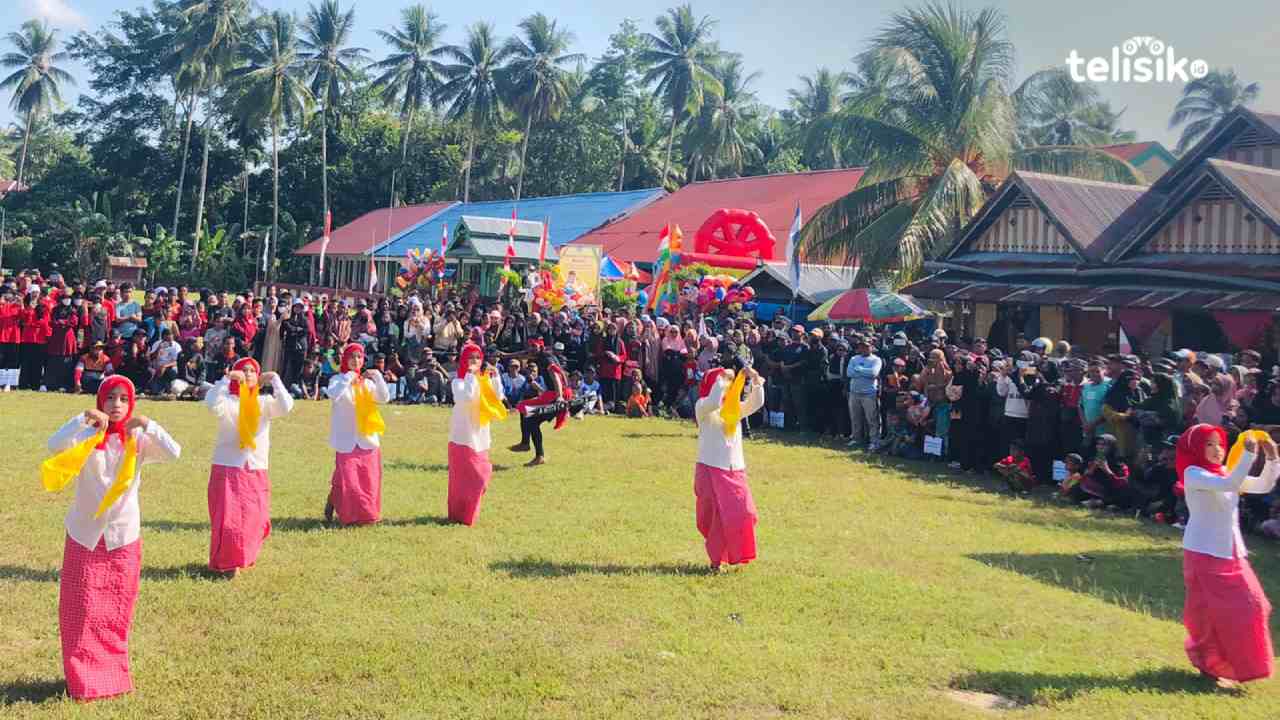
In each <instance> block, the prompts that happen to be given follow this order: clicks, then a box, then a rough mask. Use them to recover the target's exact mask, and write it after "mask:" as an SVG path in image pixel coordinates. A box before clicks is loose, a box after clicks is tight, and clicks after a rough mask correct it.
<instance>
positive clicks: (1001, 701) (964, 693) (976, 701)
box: [942, 688, 1022, 710]
mask: <svg viewBox="0 0 1280 720" xmlns="http://www.w3.org/2000/svg"><path fill="white" fill-rule="evenodd" d="M942 694H943V695H944V696H946V697H947V698H948V699H950V700H953V701H955V702H958V703H960V704H961V705H968V706H969V707H971V708H977V709H979V710H1018V709H1020V708H1021V707H1022V703H1020V702H1018V701H1017V700H1014V699H1013V698H1008V697H1005V696H1003V695H996V694H995V693H988V692H976V691H974V690H956V689H954V688H953V689H951V690H946V691H944V692H943V693H942Z"/></svg>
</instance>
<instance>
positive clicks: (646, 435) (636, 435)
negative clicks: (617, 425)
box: [622, 432, 693, 440]
mask: <svg viewBox="0 0 1280 720" xmlns="http://www.w3.org/2000/svg"><path fill="white" fill-rule="evenodd" d="M622 437H624V438H627V439H629V440H647V439H649V438H690V437H693V435H691V434H690V433H661V432H652V433H640V432H631V433H622Z"/></svg>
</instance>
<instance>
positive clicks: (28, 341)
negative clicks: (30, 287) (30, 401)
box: [18, 293, 52, 390]
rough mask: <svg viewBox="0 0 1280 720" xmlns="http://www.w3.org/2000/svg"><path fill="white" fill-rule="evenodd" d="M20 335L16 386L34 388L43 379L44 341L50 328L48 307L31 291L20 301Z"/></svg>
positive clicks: (38, 385)
mask: <svg viewBox="0 0 1280 720" xmlns="http://www.w3.org/2000/svg"><path fill="white" fill-rule="evenodd" d="M18 324H19V326H20V328H21V336H20V338H19V345H18V361H19V362H20V363H21V370H20V372H19V374H18V387H20V388H22V389H24V390H36V389H38V388H39V387H40V384H41V382H43V380H44V364H45V356H46V354H47V353H46V352H45V342H46V341H47V340H48V339H49V334H50V333H51V332H52V330H51V329H50V327H49V308H48V307H47V306H46V305H45V304H44V302H43V300H41V298H40V296H39V295H37V294H35V293H32V294H30V295H27V297H26V298H24V299H23V301H22V313H21V314H20V315H19V316H18Z"/></svg>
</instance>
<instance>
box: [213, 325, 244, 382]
mask: <svg viewBox="0 0 1280 720" xmlns="http://www.w3.org/2000/svg"><path fill="white" fill-rule="evenodd" d="M239 361H240V354H239V353H237V352H236V339H235V337H233V336H231V335H226V336H224V337H223V338H222V350H221V351H220V352H219V353H218V354H217V355H215V356H214V357H213V359H212V360H210V361H208V362H207V363H205V381H206V382H208V383H210V384H211V385H217V384H218V383H219V382H221V381H222V378H223V376H225V375H226V374H227V373H229V372H231V368H233V367H235V364H236V363H237V362H239Z"/></svg>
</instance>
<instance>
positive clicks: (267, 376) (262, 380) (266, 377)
mask: <svg viewBox="0 0 1280 720" xmlns="http://www.w3.org/2000/svg"><path fill="white" fill-rule="evenodd" d="M279 377H280V376H279V375H277V374H276V373H274V372H264V373H262V374H261V375H259V376H258V384H259V385H267V384H269V383H270V382H271V381H272V380H273V379H276V378H279Z"/></svg>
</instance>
